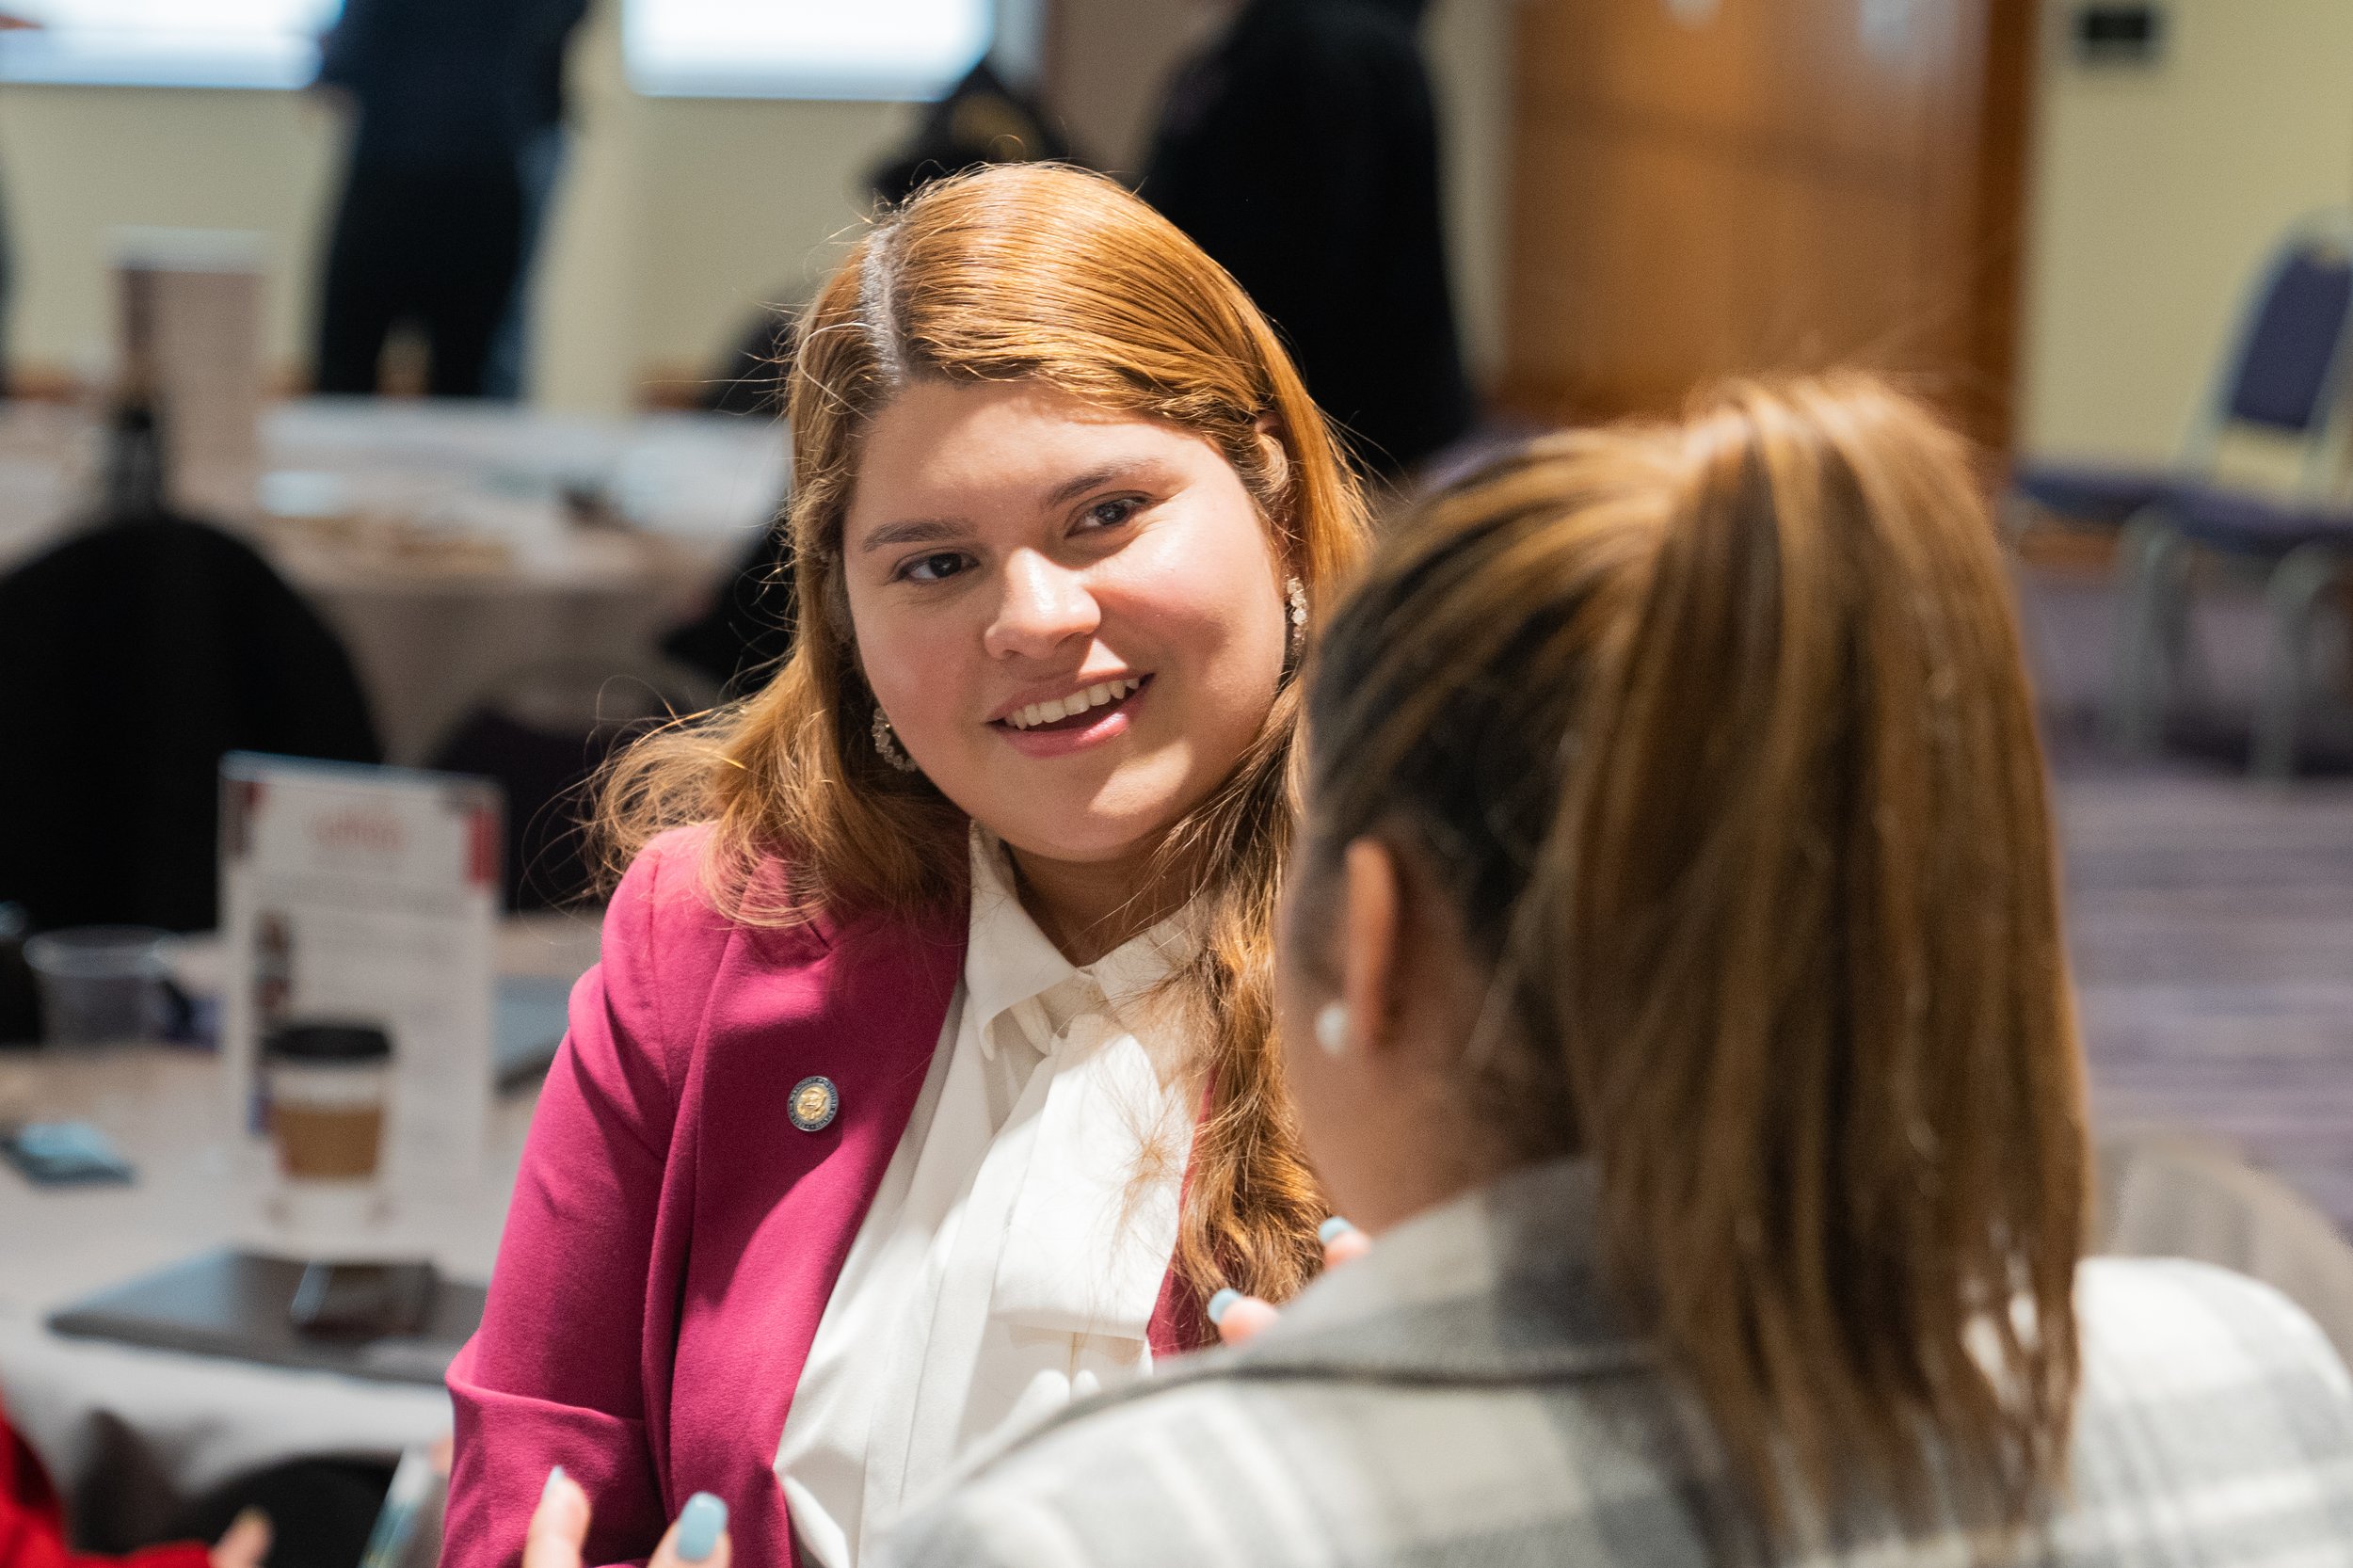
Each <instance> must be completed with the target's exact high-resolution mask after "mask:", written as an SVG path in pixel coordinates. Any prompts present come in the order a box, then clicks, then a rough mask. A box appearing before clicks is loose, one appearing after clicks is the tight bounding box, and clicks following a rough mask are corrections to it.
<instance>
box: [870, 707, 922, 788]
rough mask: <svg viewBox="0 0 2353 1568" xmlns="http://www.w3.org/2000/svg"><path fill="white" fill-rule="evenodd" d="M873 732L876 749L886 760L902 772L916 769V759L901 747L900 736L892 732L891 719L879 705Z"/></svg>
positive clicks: (875, 713)
mask: <svg viewBox="0 0 2353 1568" xmlns="http://www.w3.org/2000/svg"><path fill="white" fill-rule="evenodd" d="M873 733H874V750H875V751H876V752H878V753H879V754H881V757H882V760H884V761H886V762H888V763H889V764H890V765H891V766H892V767H894V768H896V769H898V770H899V771H900V772H901V773H913V772H914V771H915V759H914V758H912V757H909V756H908V755H907V754H906V752H905V751H904V750H903V749H902V748H901V747H900V745H899V737H898V736H897V735H895V734H893V733H892V732H891V728H890V721H889V720H888V718H886V717H884V716H883V711H882V709H881V708H880V707H877V708H875V710H874V730H873Z"/></svg>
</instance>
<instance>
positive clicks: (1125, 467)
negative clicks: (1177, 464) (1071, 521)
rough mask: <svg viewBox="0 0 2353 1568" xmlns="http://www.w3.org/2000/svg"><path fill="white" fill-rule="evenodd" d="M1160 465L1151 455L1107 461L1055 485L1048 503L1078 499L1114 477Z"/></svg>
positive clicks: (1145, 470)
mask: <svg viewBox="0 0 2353 1568" xmlns="http://www.w3.org/2000/svg"><path fill="white" fill-rule="evenodd" d="M1159 467H1160V464H1159V463H1158V462H1157V461H1156V460H1155V459H1153V458H1150V457H1122V458H1119V459H1117V460H1116V461H1113V462H1109V463H1105V464H1103V465H1101V466H1100V467H1098V468H1091V469H1089V470H1087V471H1086V472H1084V473H1081V474H1079V475H1076V476H1075V477H1073V478H1070V479H1065V480H1064V481H1063V482H1062V483H1061V484H1059V485H1057V486H1055V487H1054V488H1052V489H1051V490H1048V492H1047V494H1046V504H1048V506H1059V505H1061V504H1063V503H1064V502H1065V501H1076V500H1077V499H1078V498H1079V497H1080V496H1082V495H1084V494H1086V492H1087V491H1089V490H1093V489H1099V488H1102V487H1103V486H1105V485H1108V484H1110V483H1111V482H1112V480H1114V479H1125V478H1128V476H1129V475H1131V474H1136V473H1141V472H1148V471H1151V470H1154V469H1157V468H1159Z"/></svg>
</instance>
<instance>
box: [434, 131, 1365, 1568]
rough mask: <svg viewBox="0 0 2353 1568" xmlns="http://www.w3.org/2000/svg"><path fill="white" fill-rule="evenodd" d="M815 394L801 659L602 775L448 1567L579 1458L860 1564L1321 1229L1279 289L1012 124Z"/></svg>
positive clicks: (645, 1520) (500, 1557) (461, 1389)
mask: <svg viewBox="0 0 2353 1568" xmlns="http://www.w3.org/2000/svg"><path fill="white" fill-rule="evenodd" d="M790 418H791V423H792V453H793V476H794V477H793V483H794V493H793V498H792V506H791V514H790V527H791V529H792V542H793V546H794V554H795V560H796V570H797V573H798V585H799V603H800V625H799V635H798V642H797V645H796V647H795V648H794V651H793V653H792V657H791V659H790V660H789V662H788V663H786V664H784V665H783V666H782V667H781V668H780V669H779V670H778V671H777V673H776V676H775V677H774V679H773V680H771V681H770V682H769V684H768V685H767V686H766V688H765V689H764V690H762V691H760V692H759V693H758V694H757V695H755V696H751V697H749V698H748V699H746V700H744V702H742V703H740V704H738V705H736V706H734V707H731V708H728V709H723V710H721V711H719V712H714V713H712V714H708V715H705V716H703V717H702V718H700V719H698V720H696V721H695V722H693V723H690V724H688V725H686V726H684V727H682V728H678V729H676V730H673V731H671V732H668V733H665V734H663V735H660V736H657V737H655V738H654V739H652V740H649V741H648V742H646V743H644V744H641V745H640V746H639V747H637V748H636V749H635V750H633V751H632V752H631V753H630V754H628V756H627V757H626V758H625V759H624V760H622V761H621V762H620V764H619V765H618V767H617V768H616V771H615V772H614V774H613V775H612V776H611V778H610V779H609V781H608V790H607V794H606V797H605V802H606V810H605V814H604V826H605V828H606V830H607V833H608V836H609V840H610V841H611V843H612V844H613V845H614V847H615V853H616V856H617V857H618V859H620V860H622V861H625V862H626V863H627V866H628V871H627V874H626V875H625V876H624V877H623V878H622V880H621V882H620V885H619V888H618V889H617V891H616V894H615V896H614V900H613V903H612V905H611V907H610V909H609V910H608V912H607V914H606V917H605V930H604V949H603V961H602V963H601V964H600V966H599V967H598V968H596V969H594V970H592V971H590V973H589V974H588V976H587V977H586V978H585V979H584V980H583V981H582V983H581V984H580V986H579V988H578V989H577V990H576V991H575V993H574V995H573V999H572V1012H571V1028H570V1032H569V1035H568V1041H567V1044H566V1046H565V1048H564V1049H563V1051H562V1052H561V1054H560V1055H559V1057H558V1059H557V1062H556V1064H555V1066H554V1068H553V1069H552V1072H551V1074H550V1076H549V1080H548V1084H547V1088H546V1090H545V1092H544V1094H543V1096H542V1098H541V1100H540V1104H539V1110H538V1113H537V1117H536V1122H535V1124H534V1127H533V1130H532V1136H531V1142H530V1145H529V1148H528V1150H527V1152H526V1155H525V1157H524V1162H523V1167H522V1171H521V1174H520V1177H519V1179H518V1182H517V1186H516V1192H515V1200H514V1207H513V1209H512V1212H511V1214H510V1216H509V1219H508V1222H507V1231H506V1236H505V1239H504V1243H503V1245H502V1247H501V1249H500V1256H499V1264H498V1269H497V1271H496V1273H495V1274H494V1276H493V1279H492V1282H491V1288H490V1299H489V1304H488V1312H487V1314H486V1316H485V1319H484V1322H483V1326H482V1331H481V1333H480V1334H479V1335H478V1336H476V1338H475V1339H474V1341H473V1342H472V1345H470V1346H469V1348H468V1349H467V1351H466V1352H464V1354H463V1355H461V1357H460V1358H459V1360H458V1361H457V1363H456V1366H455V1367H454V1368H453V1369H452V1371H451V1374H450V1388H451V1392H452V1394H453V1396H454V1398H455V1400H456V1408H457V1451H456V1472H455V1475H454V1477H453V1480H452V1495H451V1503H450V1513H449V1532H448V1539H449V1546H448V1554H447V1556H446V1558H445V1561H446V1562H448V1563H449V1564H452V1565H453V1568H487V1565H489V1564H494V1563H505V1562H511V1561H513V1560H515V1558H516V1555H517V1554H518V1553H519V1552H520V1550H521V1548H522V1545H523V1541H524V1530H525V1523H526V1520H527V1519H528V1517H529V1516H530V1514H531V1512H532V1511H533V1508H534V1506H535V1505H536V1503H537V1502H538V1500H539V1499H540V1496H541V1494H542V1489H543V1483H545V1482H546V1480H547V1478H548V1476H549V1474H550V1470H551V1467H552V1466H556V1465H560V1466H562V1468H563V1469H564V1470H565V1472H566V1474H567V1475H568V1477H569V1478H570V1479H571V1480H572V1481H573V1482H575V1483H577V1484H578V1485H580V1486H582V1487H583V1488H584V1489H585V1491H586V1493H587V1495H588V1496H590V1497H591V1498H593V1499H594V1502H595V1509H596V1512H595V1524H594V1528H593V1530H592V1531H591V1532H590V1534H589V1536H588V1538H587V1541H586V1552H587V1556H588V1559H589V1560H592V1561H600V1562H609V1561H616V1560H627V1559H632V1558H643V1557H645V1556H646V1555H647V1554H648V1553H649V1552H650V1551H651V1550H652V1549H653V1548H654V1546H655V1544H656V1542H657V1541H658V1539H659V1538H660V1536H661V1534H662V1531H663V1528H664V1523H665V1521H667V1520H668V1519H669V1518H670V1517H671V1516H672V1515H673V1514H675V1513H677V1512H679V1511H680V1508H681V1507H682V1506H683V1504H684V1503H685V1502H686V1500H687V1498H688V1496H689V1495H690V1494H692V1493H695V1492H696V1491H707V1492H709V1493H712V1494H713V1495H715V1496H716V1497H717V1498H718V1499H719V1501H721V1502H723V1503H724V1504H726V1505H727V1508H728V1512H729V1515H730V1523H731V1529H732V1540H733V1544H734V1549H735V1550H736V1551H737V1552H738V1553H740V1554H743V1555H744V1559H745V1560H752V1561H760V1562H782V1561H786V1560H788V1558H791V1559H794V1560H799V1561H801V1562H803V1563H808V1564H823V1565H824V1568H851V1565H852V1564H853V1563H854V1562H855V1561H856V1560H857V1558H858V1555H859V1552H860V1549H861V1547H862V1545H863V1544H865V1543H867V1542H868V1541H869V1540H871V1539H872V1535H873V1534H874V1532H875V1531H876V1530H877V1529H878V1528H880V1527H881V1526H882V1525H883V1524H884V1523H886V1522H887V1521H888V1519H889V1518H890V1517H891V1516H892V1515H894V1514H895V1513H896V1512H897V1511H898V1509H899V1507H900V1506H901V1504H902V1503H903V1502H904V1500H905V1499H906V1498H908V1497H909V1496H912V1495H913V1493H914V1492H915V1491H916V1490H917V1489H918V1488H920V1487H921V1486H923V1485H925V1484H926V1483H927V1482H929V1481H931V1480H934V1479H935V1478H936V1477H937V1476H939V1475H941V1474H942V1473H943V1472H944V1471H945V1470H946V1469H947V1468H948V1467H949V1465H950V1464H951V1463H952V1461H954V1460H955V1459H956V1458H957V1457H959V1456H960V1455H961V1454H963V1453H964V1452H966V1451H968V1449H969V1448H971V1447H972V1446H973V1445H974V1444H975V1443H977V1442H979V1441H981V1440H983V1439H984V1438H987V1437H989V1436H990V1435H992V1434H994V1433H997V1432H1001V1431H1004V1430H1007V1429H1008V1428H1010V1427H1012V1426H1013V1425H1015V1424H1016V1423H1020V1422H1025V1421H1028V1420H1030V1419H1032V1418H1034V1417H1036V1416H1042V1415H1046V1414H1049V1413H1051V1412H1052V1411H1054V1410H1056V1409H1058V1408H1060V1407H1061V1406H1062V1405H1064V1404H1065V1403H1067V1402H1068V1401H1069V1400H1072V1399H1074V1398H1077V1397H1080V1396H1082V1395H1084V1394H1086V1393H1088V1392H1090V1391H1093V1390H1096V1389H1097V1388H1103V1387H1109V1386H1112V1385H1115V1384H1120V1383H1123V1382H1126V1381H1128V1380H1131V1379H1133V1378H1134V1377H1136V1376H1138V1375H1139V1374H1141V1373H1143V1372H1144V1371H1145V1370H1146V1369H1147V1368H1149V1367H1150V1366H1151V1365H1152V1363H1153V1362H1154V1361H1155V1360H1156V1359H1157V1358H1160V1357H1163V1356H1165V1355H1167V1354H1169V1353H1171V1352H1176V1351H1178V1350H1182V1349H1186V1348H1190V1347H1192V1346H1193V1345H1195V1344H1198V1343H1200V1342H1201V1341H1202V1340H1204V1339H1205V1338H1207V1337H1208V1336H1209V1331H1208V1328H1207V1325H1206V1323H1205V1322H1204V1321H1203V1320H1202V1317H1201V1307H1200V1304H1201V1302H1202V1301H1203V1300H1204V1299H1205V1298H1206V1297H1207V1296H1209V1295H1210V1294H1211V1293H1213V1292H1215V1291H1216V1290H1218V1289H1220V1288H1225V1287H1229V1286H1230V1287H1235V1288H1241V1289H1245V1290H1250V1291H1253V1292H1255V1293H1257V1294H1259V1295H1264V1296H1269V1297H1272V1298H1275V1299H1280V1298H1283V1297H1287V1296H1288V1295H1289V1294H1290V1293H1291V1292H1292V1291H1293V1290H1294V1289H1295V1288H1297V1287H1298V1286H1299V1285H1300V1284H1301V1283H1302V1282H1303V1281H1304V1280H1305V1277H1306V1276H1307V1274H1308V1273H1309V1272H1311V1270H1312V1269H1313V1267H1314V1265H1315V1259H1316V1228H1317V1225H1318V1224H1319V1222H1321V1220H1322V1219H1323V1218H1324V1210H1323V1208H1322V1204H1321V1198H1320V1197H1319V1195H1318V1193H1317V1191H1316V1188H1315V1186H1314V1183H1313V1182H1312V1180H1311V1179H1310V1177H1309V1176H1308V1175H1307V1172H1306V1169H1305V1165H1304V1163H1303V1162H1302V1160H1301V1157H1300V1155H1299V1152H1298V1149H1297V1145H1296V1143H1295V1141H1294V1138H1293V1136H1292V1132H1291V1128H1290V1124H1289V1117H1288V1114H1287V1112H1286V1111H1285V1109H1284V1101H1283V1098H1282V1096H1281V1093H1280V1075H1279V1072H1278V1069H1277V1064H1276V1053H1275V1051H1274V1048H1273V1035H1274V1024H1273V1000H1272V997H1271V994H1270V983H1271V969H1272V945H1273V944H1272V926H1273V911H1274V904H1275V896H1276V889H1277V885H1278V882H1279V880H1280V873H1281V869H1282V864H1283V857H1284V853H1285V850H1286V847H1287V845H1288V843H1289V833H1290V826H1291V819H1292V806H1291V795H1290V786H1289V756H1290V745H1291V734H1292V728H1293V725H1294V721H1295V717H1296V714H1297V711H1298V702H1299V696H1298V692H1297V689H1296V686H1295V682H1294V678H1295V674H1296V671H1297V668H1298V665H1299V662H1300V659H1301V656H1302V654H1303V652H1304V648H1305V636H1306V632H1307V628H1308V626H1309V624H1310V622H1311V619H1312V617H1313V616H1314V614H1315V613H1316V611H1317V609H1318V607H1319V606H1321V604H1323V603H1324V602H1325V601H1326V600H1327V598H1328V597H1329V596H1330V595H1331V594H1332V593H1333V592H1334V591H1335V588H1336V584H1337V581H1338V580H1339V578H1340V577H1341V576H1342V575H1343V574H1344V572H1345V571H1346V570H1347V569H1348V568H1350V567H1351V565H1352V564H1353V562H1354V560H1355V559H1356V557H1357V555H1358V553H1359V551H1360V549H1361V543H1362V540H1363V537H1364V535H1365V518H1364V511H1363V505H1362V503H1361V501H1360V499H1359V496H1358V493H1357V490H1356V488H1355V485H1354V483H1353V479H1352V478H1351V476H1350V472H1349V471H1348V469H1347V467H1346V466H1345V463H1344V461H1343V458H1342V456H1341V455H1340V453H1339V451H1338V450H1337V447H1336V445H1335V442H1334V440H1333V439H1332V437H1331V436H1330V434H1329V433H1328V432H1327V431H1326V429H1325V426H1324V423H1323V421H1322V419H1321V416H1320V415H1319V414H1318V412H1317V410H1316V408H1315V406H1314V405H1313V403H1312V402H1310V401H1309V399H1308V397H1307V395H1306V393H1305V390H1304V389H1303V388H1302V386H1301V384H1300V381H1299V377H1298V376H1297V375H1296V374H1295V373H1294V372H1293V370H1292V368H1291V366H1290V364H1289V362H1288V360H1286V359H1285V357H1284V354H1283V351H1282V348H1281V346H1280V345H1279V344H1278V342H1277V341H1276V339H1275V336H1274V334H1273V331H1272V330H1271V329H1270V328H1269V327H1268V325H1267V323H1266V322H1265V320H1264V319H1263V318H1262V317H1261V316H1260V315H1259V313H1258V312H1257V310H1256V309H1255V308H1254V307H1253V306H1252V305H1251V303H1250V301H1249V300H1248V298H1246V297H1245V296H1243V295H1242V293H1241V290H1240V289H1239V288H1238V287H1237V286H1236V285H1235V284H1234V283H1233V281H1232V280H1230V279H1229V278H1227V277H1226V276H1225V274H1224V273H1223V272H1222V271H1220V270H1219V269H1218V268H1217V267H1216V266H1215V265H1214V264H1212V263H1210V262H1209V260H1208V258H1207V257H1205V256H1203V255H1202V253H1201V252H1200V251H1199V250H1198V249H1197V248H1194V247H1193V244H1192V243H1191V242H1190V241H1188V240H1186V239H1185V238H1184V237H1183V236H1182V235H1181V234H1179V233H1178V232H1177V231H1176V230H1175V229H1174V228H1172V227H1170V226H1169V225H1168V224H1167V223H1166V222H1165V221H1163V220H1162V219H1160V217H1158V216H1156V215H1154V214H1153V213H1152V212H1151V211H1150V209H1148V208H1147V207H1145V206H1144V204H1143V203H1142V202H1140V201H1138V200H1135V199H1134V198H1132V197H1131V196H1129V195H1128V194H1127V193H1126V192H1124V191H1122V190H1121V189H1119V188H1118V187H1117V186H1115V185H1113V184H1111V183H1110V182H1108V181H1105V180H1102V179H1099V178H1096V177H1095V176H1091V175H1087V174H1083V173H1080V172H1077V171H1074V170H1069V169H1064V168H1036V167H1028V168H1022V167H1006V168H992V169H989V170H986V171H984V172H981V173H977V174H973V175H970V176H967V177H964V178H961V179H957V180H953V181H949V182H946V183H943V184H937V185H934V186H932V187H930V188H928V189H926V190H925V191H924V192H922V193H921V194H920V195H919V196H918V197H916V198H915V199H914V200H911V201H910V202H909V203H908V204H907V205H906V206H905V207H904V209H902V210H901V211H899V212H897V213H895V214H892V215H889V216H886V217H885V218H883V219H882V220H881V221H880V222H878V223H877V224H876V226H875V227H874V228H873V229H872V231H871V232H869V233H868V234H867V235H866V236H865V237H864V238H863V239H862V240H861V241H860V242H859V243H858V244H857V245H856V247H855V248H853V249H852V251H851V253H850V254H849V256H848V258H847V259H846V260H845V261H844V263H843V264H842V265H841V267H840V270H839V271H838V272H837V273H836V274H835V276H834V278H833V280H831V281H830V282H829V283H828V284H827V285H826V287H825V289H824V292H823V293H822V294H821V295H820V296H819V297H818V298H817V300H816V302H815V303H814V305H813V306H812V307H811V308H810V309H809V311H808V314H807V316H806V317H805V318H804V320H803V321H802V322H801V324H800V328H799V331H798V334H797V339H796V344H795V356H794V362H793V369H792V381H791V392H790Z"/></svg>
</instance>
